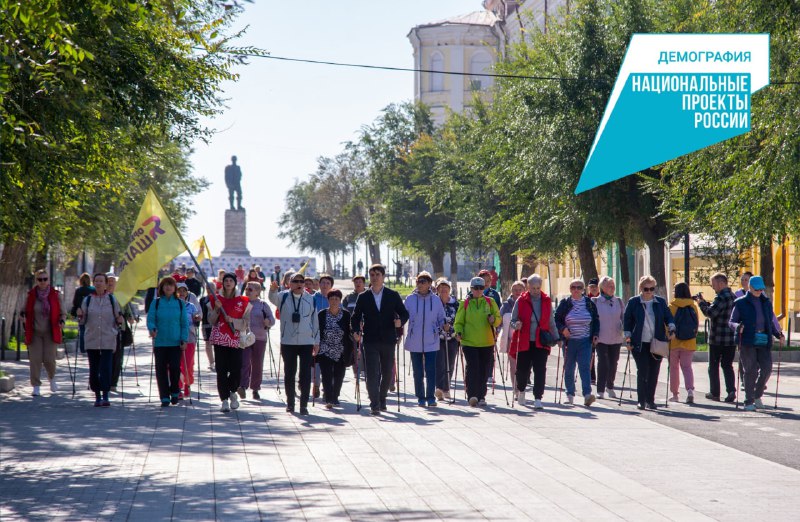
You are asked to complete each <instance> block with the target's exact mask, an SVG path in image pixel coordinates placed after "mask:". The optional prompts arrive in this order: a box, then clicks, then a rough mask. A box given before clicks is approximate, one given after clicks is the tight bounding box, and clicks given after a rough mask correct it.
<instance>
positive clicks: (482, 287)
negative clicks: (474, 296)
mask: <svg viewBox="0 0 800 522" xmlns="http://www.w3.org/2000/svg"><path fill="white" fill-rule="evenodd" d="M472 288H474V289H476V290H483V289H484V288H486V287H485V286H473V287H472Z"/></svg>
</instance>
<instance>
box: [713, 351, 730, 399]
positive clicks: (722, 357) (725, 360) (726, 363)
mask: <svg viewBox="0 0 800 522" xmlns="http://www.w3.org/2000/svg"><path fill="white" fill-rule="evenodd" d="M735 356H736V346H720V345H718V344H711V345H709V346H708V382H709V388H710V390H709V391H710V392H711V395H713V396H714V397H719V396H720V384H719V368H720V366H721V367H722V375H723V376H724V377H725V391H726V392H728V393H734V392H735V391H736V374H735V373H734V371H733V359H734V357H735Z"/></svg>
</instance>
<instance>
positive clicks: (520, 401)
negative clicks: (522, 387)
mask: <svg viewBox="0 0 800 522" xmlns="http://www.w3.org/2000/svg"><path fill="white" fill-rule="evenodd" d="M517 403H518V404H519V405H520V406H525V392H524V391H523V392H519V394H518V395H517Z"/></svg>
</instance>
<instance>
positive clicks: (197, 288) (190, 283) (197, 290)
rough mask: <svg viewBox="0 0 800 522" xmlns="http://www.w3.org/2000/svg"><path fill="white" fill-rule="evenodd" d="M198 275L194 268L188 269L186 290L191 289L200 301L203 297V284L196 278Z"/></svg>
mask: <svg viewBox="0 0 800 522" xmlns="http://www.w3.org/2000/svg"><path fill="white" fill-rule="evenodd" d="M195 275H197V273H196V272H195V270H194V267H193V266H190V267H188V268H187V269H186V281H184V283H186V288H188V289H189V291H190V292H191V293H193V294H194V295H196V296H197V298H198V299H200V298H201V297H203V283H201V282H200V281H199V280H198V279H197V278H196V277H195Z"/></svg>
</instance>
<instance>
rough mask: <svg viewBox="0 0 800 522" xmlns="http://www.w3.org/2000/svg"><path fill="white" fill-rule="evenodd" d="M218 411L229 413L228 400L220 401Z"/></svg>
mask: <svg viewBox="0 0 800 522" xmlns="http://www.w3.org/2000/svg"><path fill="white" fill-rule="evenodd" d="M219 411H221V412H222V413H228V412H229V411H231V407H230V404H228V399H225V400H224V401H222V405H221V406H220V407H219Z"/></svg>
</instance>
